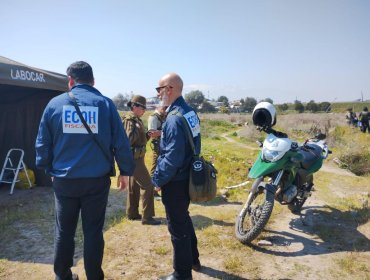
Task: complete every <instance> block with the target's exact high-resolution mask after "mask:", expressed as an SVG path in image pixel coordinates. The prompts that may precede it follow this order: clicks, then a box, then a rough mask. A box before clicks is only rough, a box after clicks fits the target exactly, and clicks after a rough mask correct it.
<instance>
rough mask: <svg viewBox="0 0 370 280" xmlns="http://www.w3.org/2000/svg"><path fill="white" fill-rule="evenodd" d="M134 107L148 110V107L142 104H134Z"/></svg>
mask: <svg viewBox="0 0 370 280" xmlns="http://www.w3.org/2000/svg"><path fill="white" fill-rule="evenodd" d="M134 106H135V107H139V108H142V109H144V110H146V107H145V106H143V105H141V104H137V103H134Z"/></svg>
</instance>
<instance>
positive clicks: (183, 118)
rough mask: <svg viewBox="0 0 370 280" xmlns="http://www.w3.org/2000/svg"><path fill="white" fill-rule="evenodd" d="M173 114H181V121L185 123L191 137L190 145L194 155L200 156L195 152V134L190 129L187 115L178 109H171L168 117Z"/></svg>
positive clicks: (187, 133)
mask: <svg viewBox="0 0 370 280" xmlns="http://www.w3.org/2000/svg"><path fill="white" fill-rule="evenodd" d="M172 115H175V116H179V117H180V118H181V121H182V123H183V124H184V126H185V127H186V128H185V130H186V135H187V136H188V139H189V143H190V146H191V149H192V151H193V155H194V156H198V155H197V154H196V153H195V147H194V139H193V136H192V133H191V131H190V128H189V125H188V122H187V121H186V120H185V117H184V116H183V115H182V114H181V113H180V112H179V111H178V110H174V111H171V112H170V113H169V114H168V116H167V118H168V117H169V116H172Z"/></svg>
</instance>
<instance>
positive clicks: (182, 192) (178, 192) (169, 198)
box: [162, 180, 199, 279]
mask: <svg viewBox="0 0 370 280" xmlns="http://www.w3.org/2000/svg"><path fill="white" fill-rule="evenodd" d="M162 202H163V205H164V207H165V209H166V217H167V222H168V231H169V232H170V234H171V241H172V246H173V268H174V270H175V272H174V274H175V276H177V277H179V278H180V279H181V278H183V277H184V278H185V277H189V276H191V267H192V265H193V264H197V263H199V252H198V248H197V237H196V235H195V231H194V226H193V223H192V221H191V219H190V216H189V211H188V209H189V204H190V198H189V181H188V180H184V181H175V182H169V183H168V184H166V185H164V186H163V187H162Z"/></svg>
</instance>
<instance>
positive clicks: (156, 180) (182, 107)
mask: <svg viewBox="0 0 370 280" xmlns="http://www.w3.org/2000/svg"><path fill="white" fill-rule="evenodd" d="M176 111H179V112H180V113H181V114H182V115H183V116H184V117H185V118H186V120H187V122H188V126H189V127H190V128H191V130H192V134H193V141H194V146H195V151H196V153H197V154H199V153H200V149H201V138H200V122H199V118H198V116H197V114H196V113H195V112H194V110H193V108H191V107H190V106H189V105H188V104H186V102H185V100H184V98H183V97H182V96H180V97H179V98H177V99H176V100H175V102H174V103H172V105H171V106H170V107H169V108H168V117H167V119H166V122H165V123H164V125H163V128H162V136H161V142H160V151H161V152H160V156H159V157H158V160H157V167H156V170H155V172H154V174H153V178H152V182H153V184H154V185H155V186H157V187H162V186H163V185H165V184H167V183H168V182H170V181H179V180H185V179H188V178H189V172H190V161H191V158H192V155H193V151H192V149H191V146H190V143H189V140H188V136H187V132H186V129H189V128H188V127H185V124H184V123H183V121H182V120H181V116H178V115H173V112H176ZM171 112H172V113H171Z"/></svg>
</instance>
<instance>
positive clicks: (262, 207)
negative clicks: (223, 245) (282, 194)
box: [235, 190, 274, 244]
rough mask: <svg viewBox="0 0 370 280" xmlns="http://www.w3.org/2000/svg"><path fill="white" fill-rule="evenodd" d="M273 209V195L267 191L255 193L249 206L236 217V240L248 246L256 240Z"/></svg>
mask: <svg viewBox="0 0 370 280" xmlns="http://www.w3.org/2000/svg"><path fill="white" fill-rule="evenodd" d="M273 208H274V194H273V193H271V192H268V191H267V190H264V191H263V192H258V191H257V192H256V193H255V194H254V196H253V198H252V202H251V203H250V205H249V206H245V207H243V209H242V210H241V211H240V213H239V215H238V216H237V217H236V223H235V235H236V238H237V239H238V240H239V241H240V242H241V243H243V244H248V243H250V242H252V241H253V240H254V239H256V237H257V236H258V235H259V234H260V233H261V231H262V230H263V229H264V227H265V226H266V224H267V222H268V220H269V218H270V216H271V213H272V209H273Z"/></svg>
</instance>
